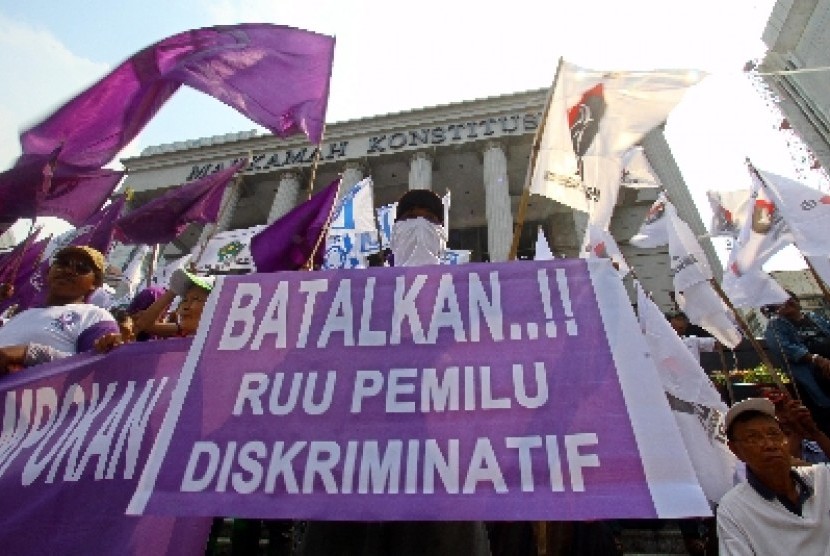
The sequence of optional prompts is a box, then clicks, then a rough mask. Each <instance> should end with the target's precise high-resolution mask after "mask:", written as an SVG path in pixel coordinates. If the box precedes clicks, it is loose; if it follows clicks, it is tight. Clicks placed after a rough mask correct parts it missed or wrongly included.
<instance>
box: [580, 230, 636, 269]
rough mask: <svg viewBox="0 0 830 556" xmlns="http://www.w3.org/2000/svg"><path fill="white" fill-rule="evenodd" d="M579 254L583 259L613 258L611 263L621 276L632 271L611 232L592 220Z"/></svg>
mask: <svg viewBox="0 0 830 556" xmlns="http://www.w3.org/2000/svg"><path fill="white" fill-rule="evenodd" d="M579 256H580V257H581V258H583V259H611V263H612V264H613V265H614V268H616V269H617V272H619V274H620V278H623V277H625V275H626V274H628V273H629V272H630V271H631V268H630V267H629V266H628V263H626V262H625V258H623V255H622V252H620V248H619V246H618V245H617V242H616V241H614V237H613V236H612V235H611V233H610V232H609V231H608V230H604V229H602V228H600V227H599V226H596V225H594V224H591V223H590V222H589V223H588V226H587V227H586V228H585V236H584V238H583V240H582V249H581V250H580V253H579Z"/></svg>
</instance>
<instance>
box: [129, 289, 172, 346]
mask: <svg viewBox="0 0 830 556" xmlns="http://www.w3.org/2000/svg"><path fill="white" fill-rule="evenodd" d="M175 298H176V294H175V292H173V291H172V290H168V291H166V292H164V293H163V294H162V295H161V297H159V298H158V299H156V300H155V301H154V302H153V304H152V305H150V306H149V307H147V309H145V310H143V311H139V312H137V313H136V314H135V315H133V326H134V327H135V331H136V333H139V332H146V333H148V334H152V335H154V336H175V335H176V334H177V333H178V325H176V324H175V323H169V322H159V319H160V318H161V316H162V315H163V314H164V312H165V311H167V308H168V307H170V304H171V303H172V302H173V300H174V299H175Z"/></svg>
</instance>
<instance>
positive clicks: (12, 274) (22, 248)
mask: <svg viewBox="0 0 830 556" xmlns="http://www.w3.org/2000/svg"><path fill="white" fill-rule="evenodd" d="M40 230H41V227H40V226H38V227H37V228H35V229H34V230H32V233H30V234H29V235H28V236H26V239H24V240H23V241H21V242H20V243H18V244H17V245H15V246H14V248H13V249H12V250H11V251H9V252H7V253H4V254H3V255H2V256H0V283H7V282H14V280H15V278H16V274H17V271H18V270H19V269H20V266H21V265H22V264H23V262H24V261H23V258H24V257H25V256H26V252H27V251H28V250H29V249H30V248H31V246H32V244H33V243H34V242H35V240H36V239H37V236H38V234H40Z"/></svg>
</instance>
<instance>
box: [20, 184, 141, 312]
mask: <svg viewBox="0 0 830 556" xmlns="http://www.w3.org/2000/svg"><path fill="white" fill-rule="evenodd" d="M124 201H125V197H124V195H119V196H118V197H117V198H116V199H115V200H113V202H112V203H110V204H109V205H108V206H107V207H106V208H104V209H103V210H102V211H100V212H98V213H97V214H95V215H94V216H93V217H92V218H90V219H89V220H87V221H86V222H85V223H84V225H83V226H80V227H78V228H76V229H75V230H73V231H71V232H68V233H67V234H65V235H64V236H61V237H59V238H57V239H56V240H55V242H54V245H52V247H53V248H52V249H50V251H49V254H51V253H54V252H56V251H57V250H59V249H61V248H63V247H67V246H69V245H88V246H90V247H93V248H95V249H97V250H98V251H100V252H101V253H103V254H104V255H106V254H107V251H109V248H110V243H112V239H113V236H114V234H115V221H116V220H117V219H118V217H119V216H120V215H121V210H122V209H123V208H124ZM48 274H49V258H48V257H46V258H44V260H42V261H40V263H39V264H37V266H36V267H35V268H34V269H33V270H32V272H31V274H30V275H29V277H28V280H26V281H25V282H22V283H21V284H20V287H19V288H17V284H15V294H14V296H13V297H12V299H13V300H14V301H13V302H16V303H18V304H19V305H20V308H21V309H28V308H29V307H37V306H38V305H41V304H42V303H43V302H44V301H45V299H46V276H47V275H48ZM18 281H20V279H18Z"/></svg>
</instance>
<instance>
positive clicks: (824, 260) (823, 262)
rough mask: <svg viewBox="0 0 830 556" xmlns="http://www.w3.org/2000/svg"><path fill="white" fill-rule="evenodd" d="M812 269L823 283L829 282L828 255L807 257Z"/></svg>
mask: <svg viewBox="0 0 830 556" xmlns="http://www.w3.org/2000/svg"><path fill="white" fill-rule="evenodd" d="M807 260H808V261H810V264H811V265H812V267H813V270H815V271H816V274H818V277H819V278H821V281H822V282H824V283H825V284H830V258H828V257H807Z"/></svg>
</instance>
